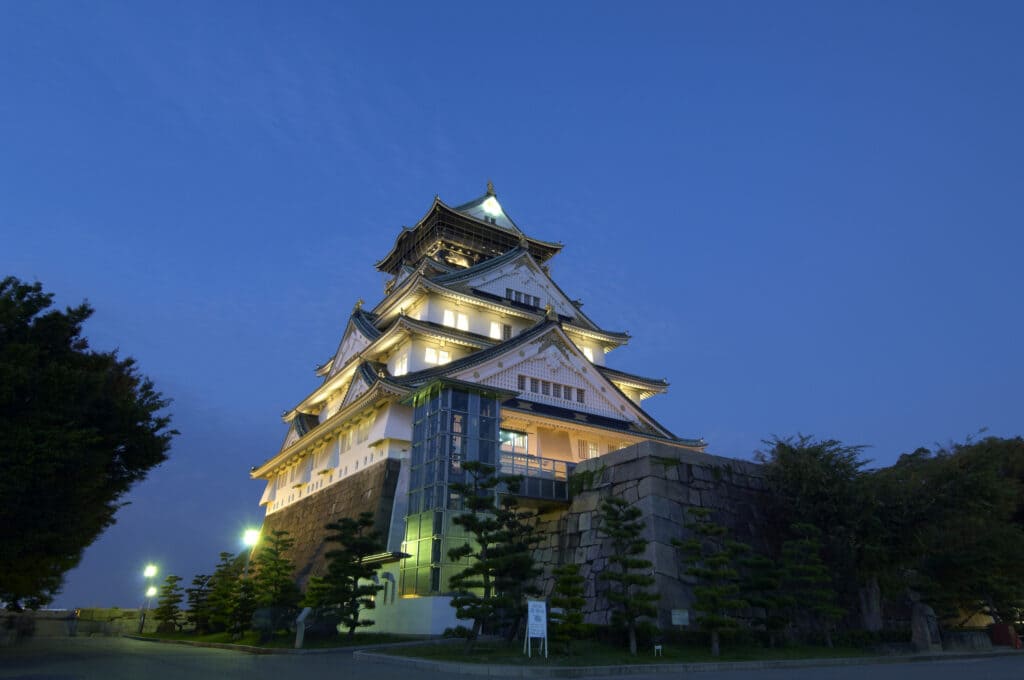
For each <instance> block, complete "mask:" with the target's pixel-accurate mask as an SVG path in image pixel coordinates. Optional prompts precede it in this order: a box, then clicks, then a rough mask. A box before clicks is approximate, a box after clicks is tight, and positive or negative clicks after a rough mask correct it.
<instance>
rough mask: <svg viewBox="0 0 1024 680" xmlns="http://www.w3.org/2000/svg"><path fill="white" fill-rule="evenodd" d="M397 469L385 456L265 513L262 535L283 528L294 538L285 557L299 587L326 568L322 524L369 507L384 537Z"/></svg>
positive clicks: (356, 515)
mask: <svg viewBox="0 0 1024 680" xmlns="http://www.w3.org/2000/svg"><path fill="white" fill-rule="evenodd" d="M399 469H400V462H399V461H397V460H392V459H388V460H385V461H383V462H381V463H378V464H376V465H372V466H370V467H368V468H366V469H365V470H363V471H361V472H357V473H355V474H352V475H350V476H348V477H346V478H345V479H344V480H342V481H341V482H339V483H337V484H334V485H332V486H329V487H327V488H325V489H323V490H322V491H317V492H316V493H314V494H312V495H311V496H308V497H307V498H303V499H302V500H300V501H298V502H296V503H293V504H292V505H289V506H288V507H286V508H284V509H283V510H278V511H277V512H275V513H272V514H270V515H268V516H267V518H266V520H264V522H263V532H262V533H263V535H264V536H268V535H270V533H271V532H273V531H277V530H279V529H283V530H285V531H287V532H288V533H289V534H290V536H291V538H293V539H295V545H294V547H293V548H292V550H291V552H290V554H289V557H290V558H291V559H292V561H293V562H294V563H295V567H296V571H295V576H296V578H297V579H298V582H299V587H300V588H302V589H303V590H305V588H306V583H307V582H308V581H309V577H310V576H322V575H323V574H324V573H325V571H326V566H325V565H326V558H325V557H324V553H326V552H327V551H328V550H330V549H333V546H328V545H327V544H326V543H325V542H324V538H325V537H326V535H327V532H326V530H325V529H324V526H325V525H327V524H329V523H331V522H336V521H338V520H339V519H341V518H342V517H352V518H355V517H358V516H359V513H361V512H366V511H370V512H373V514H374V525H373V528H374V529H376V530H377V531H379V532H380V533H381V535H382V536H383V537H384V538H385V540H386V538H387V535H388V532H389V530H390V528H391V527H390V524H391V509H392V506H393V505H394V501H395V488H396V485H397V482H398V473H399Z"/></svg>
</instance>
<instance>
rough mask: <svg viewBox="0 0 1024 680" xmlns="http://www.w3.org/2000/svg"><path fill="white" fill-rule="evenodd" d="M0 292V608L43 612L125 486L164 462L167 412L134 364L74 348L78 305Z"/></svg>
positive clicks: (24, 289) (19, 288) (83, 315)
mask: <svg viewBox="0 0 1024 680" xmlns="http://www.w3.org/2000/svg"><path fill="white" fill-rule="evenodd" d="M52 303H53V296H52V295H51V294H49V293H44V292H43V289H42V286H41V284H38V283H35V284H25V283H22V282H21V281H19V280H18V279H16V278H13V277H8V278H5V279H3V280H2V281H0V470H3V474H2V475H0V498H2V499H3V502H2V503H0V601H6V602H7V603H8V607H9V608H11V609H20V608H21V606H22V605H28V606H29V607H37V606H40V605H42V604H46V603H47V602H50V601H52V599H53V597H54V595H55V594H56V593H57V592H59V591H60V588H61V585H62V583H63V579H64V574H65V572H67V571H68V570H69V569H71V568H73V567H74V566H75V565H77V564H78V562H79V560H80V559H81V557H82V551H83V550H85V548H86V547H87V546H89V545H90V544H91V543H92V542H93V541H95V540H96V538H97V537H98V536H99V535H100V534H101V533H102V532H103V531H104V530H105V529H106V528H107V527H109V526H110V525H111V524H113V523H114V521H115V519H114V514H115V512H116V511H117V509H118V508H119V507H120V506H121V498H122V497H123V496H124V494H125V493H126V492H128V490H129V489H130V488H131V487H132V485H133V484H134V483H136V482H138V481H140V480H142V479H144V478H145V477H146V474H147V473H148V472H149V471H150V470H151V469H153V468H154V467H155V466H157V465H159V464H160V463H161V462H163V461H164V460H165V459H166V458H167V450H168V448H169V447H170V443H171V438H172V437H173V436H174V435H175V434H177V432H175V431H174V430H171V429H168V425H169V423H170V419H169V417H168V416H166V415H159V414H160V413H161V411H162V410H163V409H164V407H166V406H167V405H168V403H169V401H168V400H166V399H164V398H163V397H162V396H161V395H160V393H159V392H157V391H156V389H155V388H154V386H153V383H152V382H150V380H149V379H147V378H146V377H144V376H142V375H140V374H139V373H138V371H137V369H136V366H135V362H134V361H133V360H132V359H130V358H129V359H120V358H118V356H117V353H116V352H96V351H93V350H91V349H90V348H89V344H88V342H87V341H86V339H85V338H84V337H82V324H84V323H85V321H86V320H87V319H88V318H89V317H90V316H91V315H92V312H93V310H92V308H91V307H90V306H89V305H88V304H86V303H83V304H81V305H79V306H77V307H68V308H67V309H65V310H64V311H57V310H52V311H47V310H48V309H49V307H50V306H51V305H52Z"/></svg>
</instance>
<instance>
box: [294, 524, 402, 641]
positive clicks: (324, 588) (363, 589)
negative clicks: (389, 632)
mask: <svg viewBox="0 0 1024 680" xmlns="http://www.w3.org/2000/svg"><path fill="white" fill-rule="evenodd" d="M326 529H327V530H328V531H332V532H334V533H332V534H329V535H328V536H327V538H326V541H327V542H328V543H337V544H338V545H339V546H340V547H339V548H338V549H336V550H331V551H329V552H328V553H327V555H326V557H327V560H328V562H327V574H326V576H324V577H323V578H322V579H319V581H318V582H317V583H314V584H312V585H311V589H312V590H313V591H314V594H313V597H315V598H316V599H318V600H319V601H320V603H321V606H323V605H337V606H338V608H339V610H340V613H341V624H342V626H344V627H345V628H348V634H349V637H352V636H353V635H355V632H356V628H359V627H362V626H371V625H373V621H371V620H369V619H362V620H361V619H360V618H359V614H360V612H361V611H362V610H364V609H373V608H374V607H375V606H376V605H375V604H374V601H373V597H374V595H376V594H377V592H378V591H379V590H380V589H381V586H378V585H373V584H370V583H360V581H364V582H365V581H369V580H370V579H372V578H373V576H374V574H376V572H377V568H376V567H375V566H372V565H368V564H366V558H367V557H369V556H371V555H376V554H378V553H380V552H383V550H384V543H383V541H382V539H381V535H380V532H379V531H373V530H372V529H373V513H372V512H364V513H361V514H360V515H359V517H358V518H357V519H352V518H350V517H345V518H342V519H340V520H339V521H337V522H333V523H331V524H328V525H327V526H326Z"/></svg>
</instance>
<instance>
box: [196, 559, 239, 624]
mask: <svg viewBox="0 0 1024 680" xmlns="http://www.w3.org/2000/svg"><path fill="white" fill-rule="evenodd" d="M241 573H242V564H241V562H240V560H239V558H238V557H236V556H235V555H233V554H232V553H229V552H222V553H221V554H220V561H219V562H218V563H217V566H216V568H215V569H214V572H213V575H212V576H211V577H210V582H209V589H210V592H209V595H208V596H207V598H206V604H205V614H206V618H207V621H208V622H209V625H210V631H211V632H220V631H225V630H235V629H237V628H238V627H239V626H237V625H236V623H244V626H242V627H247V626H248V622H249V619H251V617H252V611H251V609H252V607H251V603H248V602H246V603H243V607H242V608H243V609H244V608H245V607H246V606H248V608H249V610H250V611H249V612H248V614H249V618H245V616H244V615H245V612H244V611H243V612H240V613H241V617H240V619H241V620H238V619H236V617H235V612H236V609H239V576H240V575H241ZM250 599H251V598H250ZM203 611H204V610H203V609H199V610H197V615H199V612H203Z"/></svg>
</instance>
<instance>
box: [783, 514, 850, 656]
mask: <svg viewBox="0 0 1024 680" xmlns="http://www.w3.org/2000/svg"><path fill="white" fill-rule="evenodd" d="M791 533H792V534H793V535H794V536H796V538H791V539H789V540H788V541H786V542H785V543H784V544H783V545H782V570H783V580H782V589H783V590H784V591H785V592H786V593H788V594H789V596H790V597H791V599H792V602H793V604H794V606H795V607H796V609H797V612H799V613H800V614H802V615H803V616H804V617H806V618H809V619H810V620H811V621H812V624H813V625H814V626H815V627H816V628H817V630H819V631H820V632H821V633H822V634H823V636H824V637H825V644H826V645H828V646H829V647H831V646H832V628H833V626H834V624H835V622H836V621H838V620H839V619H841V618H842V617H843V615H844V614H845V613H846V612H845V610H843V608H842V607H840V606H838V605H837V604H836V591H835V588H834V587H833V585H832V578H831V576H830V575H829V568H828V566H826V564H825V562H824V561H823V560H822V558H821V550H822V547H821V540H820V538H821V532H820V531H818V529H817V528H816V527H815V526H813V525H811V524H795V525H793V527H792V529H791ZM797 615H798V614H796V613H795V614H793V617H794V618H795V617H796V616H797Z"/></svg>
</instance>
